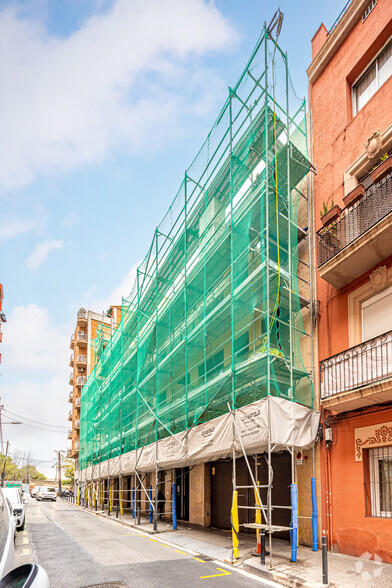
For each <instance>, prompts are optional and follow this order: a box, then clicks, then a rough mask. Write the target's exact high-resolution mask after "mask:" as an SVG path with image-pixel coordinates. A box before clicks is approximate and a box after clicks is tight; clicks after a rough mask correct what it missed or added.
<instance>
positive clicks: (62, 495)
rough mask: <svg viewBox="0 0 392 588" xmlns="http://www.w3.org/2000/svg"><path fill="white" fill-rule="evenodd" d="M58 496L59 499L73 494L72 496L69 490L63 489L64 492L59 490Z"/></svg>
mask: <svg viewBox="0 0 392 588" xmlns="http://www.w3.org/2000/svg"><path fill="white" fill-rule="evenodd" d="M59 496H61V497H64V496H73V494H72V492H71V490H67V489H65V490H61V492H60V494H59Z"/></svg>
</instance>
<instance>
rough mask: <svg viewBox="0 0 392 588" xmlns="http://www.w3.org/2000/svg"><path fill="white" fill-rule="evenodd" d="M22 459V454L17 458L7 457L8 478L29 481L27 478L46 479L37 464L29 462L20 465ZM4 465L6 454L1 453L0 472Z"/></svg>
mask: <svg viewBox="0 0 392 588" xmlns="http://www.w3.org/2000/svg"><path fill="white" fill-rule="evenodd" d="M22 460H23V458H21V457H20V455H18V456H17V458H16V460H15V459H14V458H11V457H9V456H8V457H7V460H6V463H5V479H6V480H21V481H22V482H27V479H29V480H32V479H36V480H46V476H44V474H41V473H40V472H39V471H38V470H37V468H36V467H35V466H33V465H31V464H29V463H26V465H20V464H21V462H22ZM15 462H16V463H15ZM18 462H19V463H18ZM3 467H4V455H2V454H1V453H0V472H2V471H3Z"/></svg>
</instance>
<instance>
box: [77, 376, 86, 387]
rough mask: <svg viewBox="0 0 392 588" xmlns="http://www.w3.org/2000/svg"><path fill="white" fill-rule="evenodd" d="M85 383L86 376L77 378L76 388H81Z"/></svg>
mask: <svg viewBox="0 0 392 588" xmlns="http://www.w3.org/2000/svg"><path fill="white" fill-rule="evenodd" d="M86 381H87V377H86V376H78V377H77V378H76V386H77V387H78V388H81V387H82V386H84V385H85V383H86Z"/></svg>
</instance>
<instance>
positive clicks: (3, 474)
mask: <svg viewBox="0 0 392 588" xmlns="http://www.w3.org/2000/svg"><path fill="white" fill-rule="evenodd" d="M0 414H1V413H0ZM9 444H10V442H9V441H7V447H6V450H5V455H4V465H3V471H2V472H1V487H2V488H4V480H5V466H6V463H7V456H8V446H9Z"/></svg>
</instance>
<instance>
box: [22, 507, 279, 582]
mask: <svg viewBox="0 0 392 588" xmlns="http://www.w3.org/2000/svg"><path fill="white" fill-rule="evenodd" d="M34 560H35V561H36V562H37V563H38V564H40V565H42V566H43V567H44V568H45V569H46V571H47V573H48V575H49V579H50V583H51V587H52V588H87V587H90V586H95V585H99V586H101V585H105V587H106V586H108V585H109V583H110V586H111V587H112V588H115V587H118V588H121V587H122V588H125V587H127V586H129V587H131V586H132V587H134V586H143V588H146V587H150V586H151V587H153V586H157V587H158V586H159V587H160V588H163V587H166V586H167V587H168V586H173V585H179V584H183V585H185V584H186V585H187V586H196V585H197V586H199V585H202V584H203V583H205V582H213V583H214V584H215V585H219V586H227V587H228V588H229V587H234V586H235V587H241V586H256V585H257V586H271V583H268V582H264V581H263V582H261V581H260V580H259V579H258V578H257V577H252V576H250V575H243V574H242V573H240V572H238V571H236V570H232V569H228V568H227V567H226V566H224V565H222V564H219V563H218V562H214V561H204V560H203V559H201V558H198V557H196V556H193V555H192V554H189V553H186V552H185V551H182V550H180V549H177V548H176V547H174V546H170V545H167V544H165V543H162V542H160V541H159V535H158V536H154V537H153V536H147V535H144V534H141V533H139V532H136V531H135V530H134V529H132V528H130V527H127V526H125V525H120V524H118V523H116V522H114V521H110V520H107V519H103V518H101V517H97V516H94V515H92V514H89V513H87V512H84V511H82V510H80V509H77V508H75V507H74V506H71V505H69V504H67V503H65V502H63V501H61V500H59V499H58V500H57V502H37V501H36V500H34V499H32V498H30V497H29V498H28V505H27V506H26V530H25V531H24V532H23V533H18V535H17V540H16V551H15V565H21V564H23V563H25V562H27V561H34Z"/></svg>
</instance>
